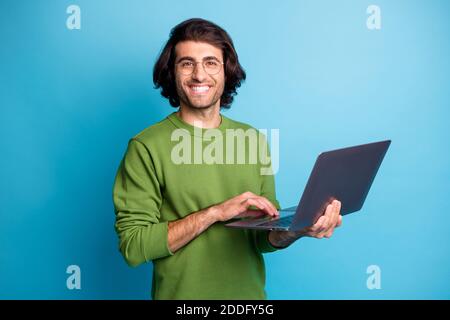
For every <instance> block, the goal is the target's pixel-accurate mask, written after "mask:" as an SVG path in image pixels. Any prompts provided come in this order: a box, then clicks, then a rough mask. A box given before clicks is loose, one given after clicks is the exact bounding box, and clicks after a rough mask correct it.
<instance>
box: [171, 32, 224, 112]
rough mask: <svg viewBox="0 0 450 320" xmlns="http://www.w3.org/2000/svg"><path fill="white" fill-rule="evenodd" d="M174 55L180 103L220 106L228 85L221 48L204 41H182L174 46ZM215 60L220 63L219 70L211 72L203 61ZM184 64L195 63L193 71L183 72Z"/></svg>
mask: <svg viewBox="0 0 450 320" xmlns="http://www.w3.org/2000/svg"><path fill="white" fill-rule="evenodd" d="M175 54H176V59H175V79H176V86H177V93H178V97H179V99H180V103H181V104H182V105H185V106H186V107H189V108H195V109H205V108H209V107H211V106H216V105H217V106H220V97H221V96H222V93H223V89H224V85H225V75H224V69H223V65H222V64H221V63H222V62H223V55H222V50H221V49H219V48H216V47H214V46H212V45H210V44H208V43H205V42H195V41H183V42H179V43H178V44H177V45H176V46H175ZM212 60H215V61H217V62H218V63H219V64H220V70H219V71H218V73H216V74H214V75H211V74H208V73H207V72H206V71H205V69H204V68H203V64H202V63H203V62H204V61H206V62H205V63H206V64H207V63H208V61H211V63H213V62H212ZM183 65H184V66H191V67H192V66H194V70H193V72H192V74H190V75H186V74H183V72H181V68H182V66H183ZM184 73H186V72H184Z"/></svg>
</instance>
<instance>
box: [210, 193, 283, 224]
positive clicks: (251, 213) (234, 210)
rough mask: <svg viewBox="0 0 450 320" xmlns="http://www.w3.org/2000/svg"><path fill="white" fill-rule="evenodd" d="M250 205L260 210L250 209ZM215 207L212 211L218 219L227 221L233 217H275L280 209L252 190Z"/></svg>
mask: <svg viewBox="0 0 450 320" xmlns="http://www.w3.org/2000/svg"><path fill="white" fill-rule="evenodd" d="M250 206H255V207H257V208H258V209H259V210H248V207H250ZM213 209H215V210H213V211H212V212H213V214H214V216H215V219H216V220H217V221H227V220H230V219H231V218H242V217H260V216H264V215H269V216H271V217H274V218H275V217H278V216H279V213H278V210H277V209H276V208H275V206H274V205H273V204H272V203H271V202H270V201H269V200H267V199H266V198H264V197H261V196H258V195H256V194H254V193H252V192H250V191H248V192H244V193H242V194H240V195H238V196H236V197H233V198H231V199H229V200H227V201H225V202H222V203H220V204H218V205H215V206H213Z"/></svg>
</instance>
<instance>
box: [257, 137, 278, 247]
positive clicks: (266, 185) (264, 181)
mask: <svg viewBox="0 0 450 320" xmlns="http://www.w3.org/2000/svg"><path fill="white" fill-rule="evenodd" d="M260 139H263V143H265V144H266V148H267V152H268V153H269V148H268V144H267V140H266V138H265V136H264V135H261V136H260ZM259 174H260V178H261V190H260V195H261V196H262V197H265V198H267V199H268V200H269V201H270V202H271V203H272V204H273V205H274V206H275V208H277V209H278V210H280V204H279V202H278V200H277V197H276V192H275V178H274V174H270V175H267V174H266V175H262V174H261V172H259ZM253 232H254V238H255V242H256V247H257V248H258V250H259V251H260V252H261V253H267V252H273V251H276V250H279V249H280V248H276V247H274V246H272V245H271V243H270V242H269V232H270V231H269V230H253Z"/></svg>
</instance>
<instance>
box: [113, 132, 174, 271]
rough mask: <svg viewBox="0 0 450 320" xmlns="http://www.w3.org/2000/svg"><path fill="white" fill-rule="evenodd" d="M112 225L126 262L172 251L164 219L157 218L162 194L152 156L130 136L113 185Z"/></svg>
mask: <svg viewBox="0 0 450 320" xmlns="http://www.w3.org/2000/svg"><path fill="white" fill-rule="evenodd" d="M113 202H114V211H115V214H116V222H115V229H116V232H117V234H118V236H119V248H120V252H121V253H122V255H123V257H124V258H125V260H126V262H127V263H128V264H129V265H130V266H133V267H134V266H138V265H140V264H141V263H144V262H148V261H150V260H154V259H158V258H163V257H166V256H170V255H173V253H172V252H171V251H170V250H169V247H168V222H167V221H160V211H159V209H160V207H161V204H162V196H161V190H160V185H159V182H158V179H157V177H156V174H155V168H154V165H153V161H152V158H151V156H150V153H149V151H148V150H147V148H146V147H145V145H144V144H143V143H142V142H140V141H139V140H137V139H135V138H133V139H131V140H130V141H129V142H128V148H127V151H126V153H125V156H124V157H123V159H122V161H121V163H120V165H119V169H118V171H117V174H116V178H115V181H114V187H113Z"/></svg>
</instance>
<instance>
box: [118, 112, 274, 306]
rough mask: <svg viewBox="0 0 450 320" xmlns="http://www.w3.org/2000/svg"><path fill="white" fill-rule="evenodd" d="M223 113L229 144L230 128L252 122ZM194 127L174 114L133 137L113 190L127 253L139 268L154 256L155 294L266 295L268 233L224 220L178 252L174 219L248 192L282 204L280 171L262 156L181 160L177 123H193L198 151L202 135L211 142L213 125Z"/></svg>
mask: <svg viewBox="0 0 450 320" xmlns="http://www.w3.org/2000/svg"><path fill="white" fill-rule="evenodd" d="M221 117H222V121H221V124H220V126H219V127H218V128H217V129H218V130H219V131H220V132H222V133H224V144H223V145H226V144H225V140H226V136H225V131H226V129H238V128H241V129H243V130H247V129H249V128H251V127H250V126H248V125H246V124H243V123H240V122H236V121H233V120H231V119H229V118H227V117H225V116H223V115H221ZM194 128H195V127H194V126H192V125H190V124H188V123H186V122H184V121H182V120H181V119H180V118H179V117H178V116H177V115H176V113H172V114H171V115H169V116H168V117H167V118H166V119H164V120H162V121H160V122H158V123H156V124H154V125H152V126H150V127H148V128H146V129H145V130H143V131H142V132H140V133H139V134H137V135H136V136H135V137H133V138H132V139H130V141H129V143H128V148H127V151H126V153H125V155H124V157H123V159H122V161H121V163H120V166H119V169H118V172H117V175H116V179H115V182H114V188H113V201H114V208H115V213H116V224H115V227H116V231H117V233H118V235H119V247H120V251H121V253H122V255H123V256H124V258H125V260H126V261H127V263H128V264H129V265H131V266H137V265H139V264H142V263H144V262H148V261H153V267H154V268H153V285H152V298H153V299H265V298H266V294H265V290H264V286H265V266H264V259H263V256H262V253H265V252H271V251H275V250H276V248H274V247H272V246H271V245H270V243H269V241H268V232H267V231H255V230H246V229H233V228H228V227H225V226H224V223H221V222H217V223H215V224H213V225H212V226H210V227H209V228H208V229H207V230H205V231H204V232H203V233H202V234H200V235H199V236H198V237H197V238H195V239H193V240H192V241H191V242H189V243H188V244H187V245H185V246H184V247H183V248H181V249H179V250H178V251H176V252H175V253H172V252H171V251H170V250H169V248H168V243H167V241H168V234H167V233H168V222H169V221H174V220H178V219H181V218H183V217H186V216H187V215H189V214H190V213H192V212H196V211H199V210H202V209H205V208H207V207H209V206H212V205H214V204H218V203H221V202H223V201H225V200H227V199H229V198H232V197H234V196H236V195H239V194H241V193H243V192H245V191H251V192H253V193H255V194H258V195H261V196H264V197H266V198H268V199H269V200H270V201H271V202H272V203H273V204H274V205H275V207H277V208H278V209H279V208H280V206H279V204H278V202H277V200H276V196H275V186H274V177H273V175H261V174H260V167H261V166H263V165H261V164H260V163H259V161H258V163H256V164H252V163H248V162H250V161H249V159H248V157H246V163H245V164H229V163H226V161H225V157H224V161H223V163H224V164H218V163H214V164H205V163H200V164H195V163H193V162H194V160H192V162H191V164H176V163H174V161H173V157H172V158H171V153H173V148H174V147H175V146H176V145H177V144H179V142H180V141H178V140H177V141H171V135H172V132H173V131H174V130H175V129H185V131H183V132H185V133H186V135H187V136H188V137H189V138H192V149H193V148H194V145H195V142H194V140H195V139H197V142H198V141H200V144H202V146H205V147H206V146H207V145H208V144H210V143H211V140H209V141H208V139H205V138H204V137H203V138H200V136H201V135H202V134H203V132H205V129H199V128H198V127H196V128H195V129H194ZM178 132H179V130H178ZM199 132H200V133H201V134H200V135H199V134H198V133H199ZM264 143H266V139H265V137H264ZM246 145H247V147H248V143H247V144H246ZM198 146H199V144H197V147H198ZM266 146H267V144H266ZM246 151H248V150H246ZM247 154H248V152H247ZM191 159H194V156H192V158H191ZM235 162H236V161H235Z"/></svg>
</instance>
